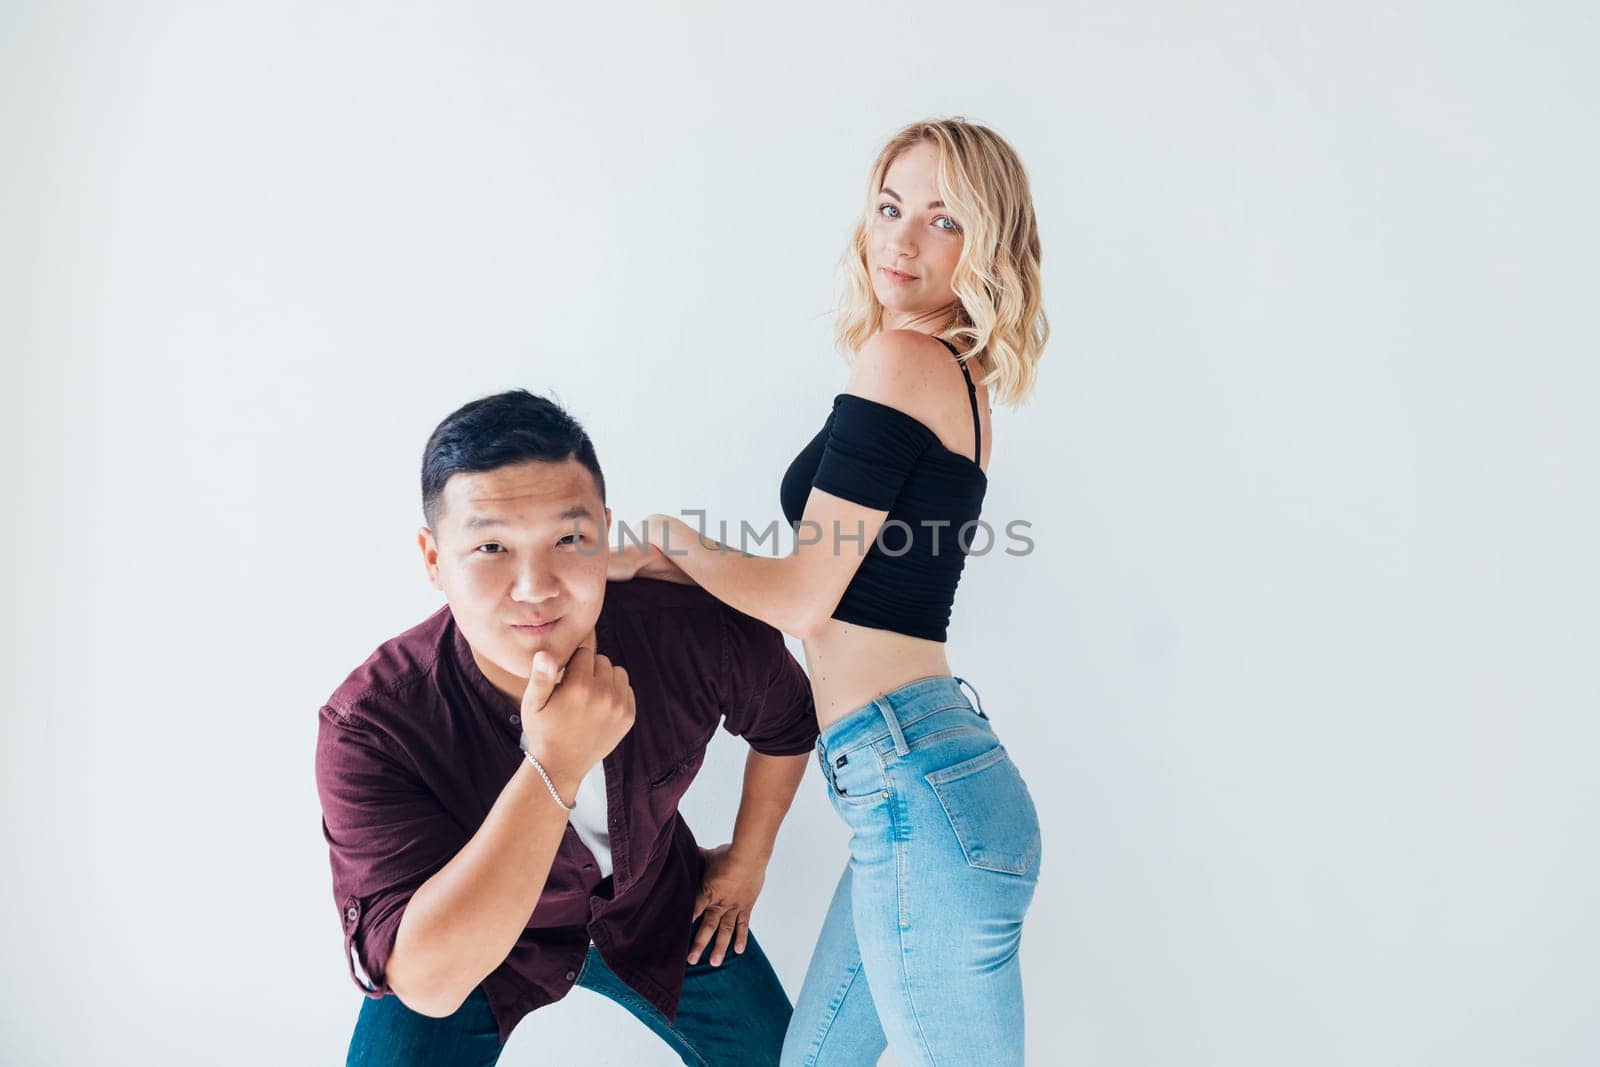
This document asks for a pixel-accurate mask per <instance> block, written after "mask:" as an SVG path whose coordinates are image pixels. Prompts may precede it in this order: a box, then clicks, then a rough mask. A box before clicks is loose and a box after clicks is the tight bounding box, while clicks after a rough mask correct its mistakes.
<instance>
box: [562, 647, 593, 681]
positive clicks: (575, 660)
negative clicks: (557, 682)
mask: <svg viewBox="0 0 1600 1067" xmlns="http://www.w3.org/2000/svg"><path fill="white" fill-rule="evenodd" d="M566 673H567V674H569V675H571V676H572V677H573V678H575V679H582V678H591V677H593V676H594V647H593V646H591V645H579V646H578V647H577V648H575V649H573V650H572V655H571V657H569V658H568V659H567V666H566Z"/></svg>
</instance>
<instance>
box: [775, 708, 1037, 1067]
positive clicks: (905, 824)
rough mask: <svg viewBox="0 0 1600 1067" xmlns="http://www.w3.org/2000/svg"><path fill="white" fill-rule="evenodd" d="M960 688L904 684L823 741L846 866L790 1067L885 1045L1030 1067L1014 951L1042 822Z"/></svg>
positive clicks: (820, 751) (871, 1057)
mask: <svg viewBox="0 0 1600 1067" xmlns="http://www.w3.org/2000/svg"><path fill="white" fill-rule="evenodd" d="M963 684H967V683H965V681H964V680H963V679H960V678H951V677H934V678H922V679H918V680H917V681H914V682H910V683H908V684H906V685H904V686H901V687H900V688H899V689H896V690H894V691H893V692H892V693H888V694H886V695H884V696H882V697H879V698H877V699H875V700H874V701H873V702H872V703H870V704H867V705H864V706H863V707H861V708H858V709H856V710H855V711H853V712H851V713H850V714H849V715H847V716H845V717H844V718H843V719H840V720H839V721H838V722H836V723H834V724H833V725H832V726H830V727H828V729H827V730H825V731H824V732H823V734H822V736H821V737H820V738H818V740H817V759H818V761H819V762H820V763H821V764H822V770H823V776H824V778H825V781H826V784H827V787H828V796H829V799H830V800H831V801H832V803H833V806H834V808H835V810H837V811H838V812H839V814H840V816H841V817H843V819H844V821H845V822H846V823H847V824H848V825H849V827H850V862H849V864H848V866H847V867H846V868H845V871H844V875H843V876H842V877H841V878H840V879H839V888H838V890H837V891H836V892H835V893H834V897H833V904H832V906H831V907H830V908H829V910H828V917H827V919H826V920H825V921H824V923H823V928H822V936H821V938H820V939H819V940H818V942H817V947H816V950H815V952H814V953H813V955H812V958H811V966H810V968H809V969H808V971H807V972H806V978H805V984H804V986H803V987H802V988H801V990H800V998H799V1001H798V1003H797V1004H796V1006H795V1013H794V1019H793V1020H792V1022H791V1023H790V1025H789V1032H788V1035H787V1037H786V1039H785V1041H784V1046H783V1063H784V1064H785V1065H799V1064H808V1065H809V1064H839V1065H848V1067H858V1065H860V1064H871V1063H876V1062H877V1059H878V1056H879V1054H880V1053H881V1052H882V1051H883V1049H884V1047H885V1045H886V1044H887V1045H888V1046H890V1047H892V1048H893V1050H894V1056H895V1062H896V1063H899V1064H902V1065H907V1067H909V1065H911V1064H961V1065H965V1064H980V1063H981V1064H984V1065H985V1067H993V1065H998V1064H1014V1063H1015V1064H1020V1063H1021V1062H1022V1057H1023V1025H1022V1024H1023V1014H1022V971H1021V964H1020V960H1019V958H1018V948H1019V946H1020V944H1021V940H1022V919H1023V916H1024V915H1025V914H1026V912H1027V910H1028V905H1029V903H1030V902H1031V901H1032V899H1033V891H1034V886H1035V885H1036V884H1037V883H1038V878H1039V851H1040V843H1039V820H1038V814H1037V812H1036V811H1035V809H1034V805H1033V800H1032V798H1031V797H1030V796H1029V795H1028V787H1027V785H1026V784H1024V783H1023V781H1022V776H1021V775H1020V774H1019V773H1018V772H1017V768H1016V766H1015V765H1014V764H1013V763H1012V762H1011V758H1010V756H1009V755H1007V753H1006V750H1005V748H1004V747H1003V746H1002V745H1001V744H1000V741H999V739H998V738H996V737H995V734H994V731H993V730H992V729H991V728H990V726H989V720H988V717H987V716H986V715H984V714H983V711H982V703H981V701H980V702H979V704H978V706H976V707H975V706H974V705H973V703H972V702H971V701H969V700H968V699H967V697H966V695H965V694H964V693H963V692H962V689H961V686H962V685H963ZM968 687H969V688H970V685H969V686H968ZM973 694H974V696H976V694H977V691H976V690H973Z"/></svg>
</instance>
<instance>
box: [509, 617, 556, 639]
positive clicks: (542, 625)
mask: <svg viewBox="0 0 1600 1067" xmlns="http://www.w3.org/2000/svg"><path fill="white" fill-rule="evenodd" d="M560 621H561V617H560V616H559V615H558V616H556V617H555V618H553V619H546V620H545V621H543V622H514V623H512V624H511V628H512V629H513V630H515V631H517V633H519V634H531V635H534V636H537V635H538V634H547V633H549V632H550V631H551V630H553V629H555V626H556V623H558V622H560Z"/></svg>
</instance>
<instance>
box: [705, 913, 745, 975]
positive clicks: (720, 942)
mask: <svg viewBox="0 0 1600 1067" xmlns="http://www.w3.org/2000/svg"><path fill="white" fill-rule="evenodd" d="M738 917H739V915H738V913H737V912H735V911H734V910H733V909H732V908H730V909H728V910H727V911H725V912H723V913H722V920H721V921H720V922H718V923H717V943H716V945H715V946H714V947H713V948H712V949H711V966H713V967H721V966H722V961H723V959H724V958H726V957H727V955H728V942H729V941H731V940H733V924H734V920H735V919H737V918H738Z"/></svg>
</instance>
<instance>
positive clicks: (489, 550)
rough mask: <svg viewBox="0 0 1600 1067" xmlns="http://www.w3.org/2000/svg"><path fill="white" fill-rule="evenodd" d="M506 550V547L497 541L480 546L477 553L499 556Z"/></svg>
mask: <svg viewBox="0 0 1600 1067" xmlns="http://www.w3.org/2000/svg"><path fill="white" fill-rule="evenodd" d="M505 550H506V549H505V546H504V545H502V544H500V543H499V542H497V541H490V542H489V543H488V544H486V545H479V546H478V548H477V551H479V552H482V553H484V554H485V555H497V554H498V553H501V552H504V551H505Z"/></svg>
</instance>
